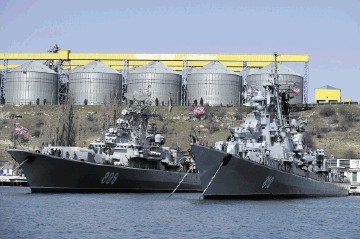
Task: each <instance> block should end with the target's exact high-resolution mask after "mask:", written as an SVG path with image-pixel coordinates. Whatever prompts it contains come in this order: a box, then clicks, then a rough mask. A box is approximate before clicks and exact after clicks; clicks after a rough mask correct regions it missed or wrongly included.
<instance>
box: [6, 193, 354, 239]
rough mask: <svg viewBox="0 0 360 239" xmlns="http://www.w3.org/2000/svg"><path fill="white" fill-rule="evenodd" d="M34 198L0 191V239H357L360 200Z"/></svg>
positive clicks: (178, 196) (195, 196) (161, 195)
mask: <svg viewBox="0 0 360 239" xmlns="http://www.w3.org/2000/svg"><path fill="white" fill-rule="evenodd" d="M200 195H201V194H200V193H175V194H174V195H173V196H172V197H171V198H168V196H169V194H168V193H146V194H143V193H136V194H135V193H133V194H130V193H113V194H74V193H72V194H49V193H47V194H34V193H31V191H30V189H29V188H27V187H0V238H2V239H5V238H47V239H48V238H192V239H193V238H302V239H303V238H327V239H328V238H360V224H359V219H360V197H354V196H351V197H340V198H313V199H291V200H225V201H221V200H199V197H200Z"/></svg>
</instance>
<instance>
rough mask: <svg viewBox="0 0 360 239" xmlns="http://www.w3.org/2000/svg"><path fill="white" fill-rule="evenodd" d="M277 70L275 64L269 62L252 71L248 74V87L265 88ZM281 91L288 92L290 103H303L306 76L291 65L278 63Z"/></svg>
mask: <svg viewBox="0 0 360 239" xmlns="http://www.w3.org/2000/svg"><path fill="white" fill-rule="evenodd" d="M274 71H275V64H274V63H272V64H269V65H267V66H265V67H263V68H261V69H259V70H257V71H253V72H250V73H249V74H248V76H247V88H248V89H249V88H255V89H258V90H263V86H262V85H263V84H264V83H265V82H268V81H269V79H271V77H272V75H273V74H274ZM278 75H279V84H280V92H284V91H286V92H288V93H290V96H291V97H294V98H292V99H291V100H290V102H289V103H290V104H302V103H303V86H304V78H303V77H302V76H301V75H300V74H298V73H296V72H295V71H293V70H292V69H290V68H289V67H287V66H285V65H283V64H278Z"/></svg>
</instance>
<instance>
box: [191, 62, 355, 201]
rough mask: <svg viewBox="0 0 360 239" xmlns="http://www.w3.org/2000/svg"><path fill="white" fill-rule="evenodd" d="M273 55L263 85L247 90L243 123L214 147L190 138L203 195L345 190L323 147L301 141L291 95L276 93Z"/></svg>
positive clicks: (323, 193) (280, 194)
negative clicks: (247, 108)
mask: <svg viewBox="0 0 360 239" xmlns="http://www.w3.org/2000/svg"><path fill="white" fill-rule="evenodd" d="M276 58H277V55H275V70H274V74H272V75H271V76H270V77H269V82H268V83H266V84H265V85H263V87H264V90H263V91H252V92H251V93H250V94H249V101H248V102H247V103H246V105H247V106H251V107H253V110H252V112H251V113H249V114H248V115H247V117H246V119H245V122H244V123H243V124H241V125H240V126H239V127H235V128H231V129H230V133H231V135H230V136H229V137H228V139H227V140H226V141H218V142H216V143H215V146H214V147H208V146H204V145H201V144H199V143H195V140H194V142H193V143H192V145H191V151H192V153H193V155H194V159H195V162H196V165H197V168H198V170H199V173H200V181H201V186H202V190H203V194H202V196H203V198H204V199H232V198H239V199H261V198H300V197H325V196H326V197H329V196H347V195H348V190H347V189H346V187H345V186H344V185H341V177H340V175H338V174H337V173H336V172H335V171H334V170H333V171H332V170H331V168H329V163H328V159H327V158H326V155H325V152H324V150H322V149H317V150H314V151H311V150H310V149H308V148H307V147H306V145H304V143H303V135H302V132H303V131H304V125H305V124H306V120H296V119H292V120H290V117H289V115H290V112H289V111H290V110H289V103H288V101H289V99H290V97H289V96H290V95H289V93H287V92H279V85H278V83H277V82H278V74H277V61H276Z"/></svg>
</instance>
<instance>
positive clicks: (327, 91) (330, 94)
mask: <svg viewBox="0 0 360 239" xmlns="http://www.w3.org/2000/svg"><path fill="white" fill-rule="evenodd" d="M340 102H341V90H340V89H337V88H335V87H332V86H329V85H325V86H323V87H320V88H317V89H315V103H327V104H331V103H340Z"/></svg>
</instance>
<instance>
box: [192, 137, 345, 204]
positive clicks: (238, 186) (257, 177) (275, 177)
mask: <svg viewBox="0 0 360 239" xmlns="http://www.w3.org/2000/svg"><path fill="white" fill-rule="evenodd" d="M191 148H192V152H193V154H194V156H195V162H196V165H197V167H198V170H199V173H200V181H201V186H202V190H205V188H206V187H207V186H208V185H209V182H210V180H211V179H212V177H213V176H214V175H215V173H216V171H217V169H218V168H219V167H220V165H221V164H222V163H223V159H224V157H225V156H226V155H227V154H226V153H225V152H222V151H219V150H215V149H212V148H209V147H205V146H202V145H198V144H194V145H192V147H191ZM347 195H348V190H347V189H346V188H345V187H343V186H340V185H338V184H334V183H330V182H325V181H321V180H315V179H313V178H309V177H306V176H305V175H296V174H293V173H289V172H284V171H282V170H278V169H275V168H273V167H269V166H266V165H262V164H259V163H256V162H253V161H250V160H246V159H241V158H239V157H236V156H233V155H232V157H231V159H230V161H229V162H228V163H227V164H226V165H223V166H221V168H220V169H219V171H218V173H217V175H216V176H215V177H214V178H213V181H212V182H211V183H210V185H209V187H208V188H207V190H206V191H205V193H204V198H205V199H232V198H239V199H266V198H304V197H339V196H347Z"/></svg>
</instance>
